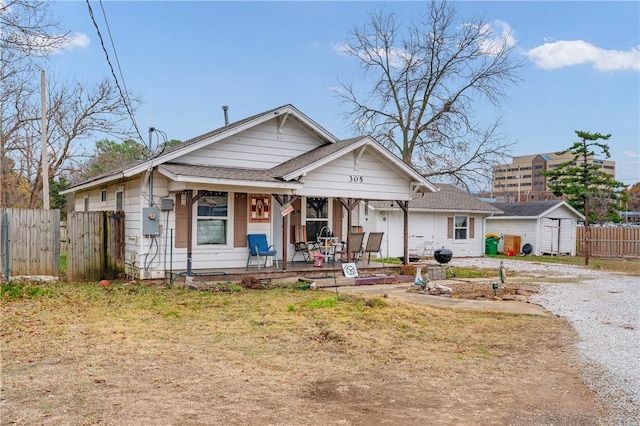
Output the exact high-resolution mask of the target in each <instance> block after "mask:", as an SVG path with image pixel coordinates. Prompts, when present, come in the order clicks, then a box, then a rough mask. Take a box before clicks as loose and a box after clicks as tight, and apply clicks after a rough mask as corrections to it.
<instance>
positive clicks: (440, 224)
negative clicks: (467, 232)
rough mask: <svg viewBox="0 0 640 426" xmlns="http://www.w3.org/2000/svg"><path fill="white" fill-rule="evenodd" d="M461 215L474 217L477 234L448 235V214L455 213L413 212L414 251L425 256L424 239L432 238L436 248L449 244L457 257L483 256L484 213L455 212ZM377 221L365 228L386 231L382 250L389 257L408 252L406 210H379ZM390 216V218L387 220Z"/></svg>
mask: <svg viewBox="0 0 640 426" xmlns="http://www.w3.org/2000/svg"><path fill="white" fill-rule="evenodd" d="M455 215H457V216H465V215H466V216H468V217H469V218H474V226H475V227H474V238H467V239H466V240H454V239H452V238H447V218H449V217H453V216H454V213H434V212H410V213H409V241H408V246H409V247H408V248H409V254H410V255H418V256H421V255H422V253H423V251H424V243H425V242H426V241H430V242H432V243H433V244H432V245H433V248H434V249H438V248H442V247H446V248H448V249H451V251H453V255H454V257H455V256H457V257H475V256H481V255H482V252H483V249H484V236H483V234H482V232H483V228H484V226H483V219H484V217H483V215H480V214H465V213H455ZM375 217H376V219H375V221H371V220H369V221H368V222H367V226H365V231H367V232H372V231H377V232H384V233H385V237H384V239H383V241H382V254H383V255H384V256H388V257H400V256H403V255H404V213H403V212H402V211H401V210H391V211H376V213H375ZM385 219H386V220H385Z"/></svg>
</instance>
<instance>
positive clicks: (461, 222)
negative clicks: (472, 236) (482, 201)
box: [453, 216, 469, 240]
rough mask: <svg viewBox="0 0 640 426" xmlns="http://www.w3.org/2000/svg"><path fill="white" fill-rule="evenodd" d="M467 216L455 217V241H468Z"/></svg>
mask: <svg viewBox="0 0 640 426" xmlns="http://www.w3.org/2000/svg"><path fill="white" fill-rule="evenodd" d="M468 223H469V221H468V218H467V216H455V217H454V219H453V235H454V239H455V240H466V239H467V235H468V231H469V229H468Z"/></svg>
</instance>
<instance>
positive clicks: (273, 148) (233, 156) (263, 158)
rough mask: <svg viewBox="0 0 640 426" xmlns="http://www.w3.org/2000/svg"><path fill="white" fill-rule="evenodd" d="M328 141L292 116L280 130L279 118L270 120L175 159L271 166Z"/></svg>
mask: <svg viewBox="0 0 640 426" xmlns="http://www.w3.org/2000/svg"><path fill="white" fill-rule="evenodd" d="M322 143H324V141H322V140H321V139H320V137H318V136H316V135H312V134H310V133H308V132H307V131H306V130H305V129H304V127H302V126H301V125H299V124H298V123H297V122H296V121H295V120H293V119H288V120H287V122H286V124H285V126H284V127H283V128H282V129H280V133H278V121H277V120H276V119H273V120H270V121H268V122H266V123H262V124H260V125H257V126H255V127H253V128H251V129H248V130H245V131H243V132H241V133H239V134H237V135H234V136H232V137H229V138H227V139H223V140H220V141H217V142H215V143H212V144H210V145H208V146H206V147H204V148H200V149H198V150H196V151H194V152H192V153H190V154H187V155H184V156H182V157H179V158H177V159H175V160H173V161H174V162H178V163H184V164H195V165H205V166H211V165H214V166H224V167H251V168H256V169H270V168H272V167H275V166H277V165H278V164H281V163H283V162H285V161H287V160H289V159H291V158H293V157H296V156H298V155H300V154H303V153H305V152H307V151H310V150H312V149H314V148H317V147H318V146H320V145H321V144H322Z"/></svg>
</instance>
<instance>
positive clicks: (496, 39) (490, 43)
mask: <svg viewBox="0 0 640 426" xmlns="http://www.w3.org/2000/svg"><path fill="white" fill-rule="evenodd" d="M494 24H495V25H493V26H492V25H489V24H484V25H483V26H482V27H481V28H480V32H481V33H482V35H483V36H484V37H483V40H482V42H481V43H480V46H479V47H480V51H481V52H483V53H485V54H487V55H496V54H498V53H500V51H502V50H503V49H504V48H505V47H507V48H508V47H513V46H515V45H516V39H515V37H514V36H513V30H512V29H511V26H510V25H509V24H507V23H506V22H504V21H495V22H494ZM495 27H499V28H495ZM496 29H501V31H498V33H497V34H496V31H495V30H496Z"/></svg>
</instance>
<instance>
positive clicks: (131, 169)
mask: <svg viewBox="0 0 640 426" xmlns="http://www.w3.org/2000/svg"><path fill="white" fill-rule="evenodd" d="M289 116H293V117H294V118H295V119H297V120H298V121H300V122H301V123H302V124H303V125H304V126H305V127H307V128H308V129H310V130H311V131H312V132H313V133H315V134H317V135H319V136H320V137H321V138H322V139H324V140H325V141H326V143H328V144H332V143H335V142H337V141H338V138H336V137H335V136H333V135H332V134H331V133H329V132H328V131H327V130H325V129H324V128H323V127H322V126H320V125H319V124H317V123H316V122H315V121H313V120H312V119H310V118H309V117H307V116H306V115H305V114H303V113H302V112H300V111H299V110H298V109H297V108H296V107H294V106H293V105H291V104H287V105H283V106H280V107H277V108H273V109H270V110H268V111H264V112H261V113H259V114H255V115H252V116H250V117H247V118H243V119H242V120H239V121H235V122H233V123H229V124H228V125H225V126H222V127H219V128H217V129H214V130H212V131H210V132H207V133H204V134H202V135H199V136H196V137H194V138H191V139H188V140H186V141H184V142H182V143H181V144H178V145H175V146H172V147H171V148H166V149H164V150H161V151H160V152H156V153H155V154H154V155H152V156H151V157H149V158H145V159H142V160H139V161H134V162H132V163H129V164H125V165H123V166H122V167H119V168H116V169H114V170H110V171H108V172H105V173H103V174H100V175H97V176H93V177H91V178H89V179H87V180H85V181H83V182H79V183H77V184H75V185H73V186H71V187H70V188H69V189H67V190H65V191H62V192H61V194H67V193H71V192H75V191H78V190H82V189H85V188H89V187H92V186H95V185H100V184H103V183H107V182H111V181H115V180H119V179H122V178H125V177H130V176H134V175H136V174H139V173H142V172H144V171H145V170H150V169H152V168H153V167H155V166H157V165H160V164H164V163H167V162H170V161H171V160H173V159H175V158H176V157H179V156H181V155H185V154H188V153H190V152H192V151H195V150H196V149H199V148H200V147H202V146H203V145H208V144H210V143H212V142H215V141H216V140H219V139H223V138H226V137H228V136H229V135H231V134H235V133H238V132H241V131H243V130H245V129H247V128H249V127H253V126H256V125H257V124H260V123H263V122H265V121H268V120H271V119H273V118H274V117H289Z"/></svg>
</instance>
